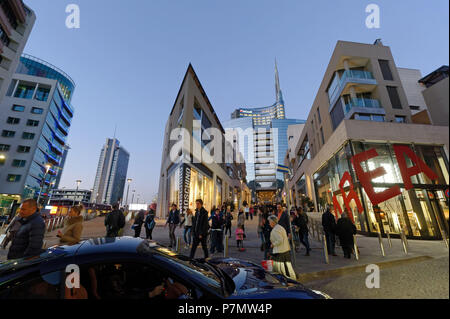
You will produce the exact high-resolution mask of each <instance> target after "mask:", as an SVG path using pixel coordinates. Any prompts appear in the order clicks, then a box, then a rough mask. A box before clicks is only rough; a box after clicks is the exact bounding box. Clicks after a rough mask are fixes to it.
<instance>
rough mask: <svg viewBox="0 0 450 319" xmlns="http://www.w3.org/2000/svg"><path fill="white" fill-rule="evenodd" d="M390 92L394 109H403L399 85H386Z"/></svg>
mask: <svg viewBox="0 0 450 319" xmlns="http://www.w3.org/2000/svg"><path fill="white" fill-rule="evenodd" d="M386 89H387V91H388V94H389V99H390V100H391V105H392V108H393V109H402V103H401V101H400V96H399V95H398V90H397V87H395V86H386Z"/></svg>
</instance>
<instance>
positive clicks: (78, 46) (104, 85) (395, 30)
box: [24, 0, 449, 201]
mask: <svg viewBox="0 0 450 319" xmlns="http://www.w3.org/2000/svg"><path fill="white" fill-rule="evenodd" d="M25 2H26V3H27V5H29V6H30V7H31V8H33V10H34V11H35V12H36V15H37V20H36V24H35V27H34V29H33V32H32V34H31V37H30V39H29V41H28V43H27V46H26V48H25V51H24V52H26V53H29V54H32V55H35V56H37V57H39V58H42V59H44V60H46V61H49V62H51V63H52V64H54V65H56V66H58V67H60V68H61V69H62V70H64V71H65V72H66V73H68V74H69V75H70V76H71V77H72V78H73V79H74V80H75V82H76V84H77V88H76V91H75V94H74V97H73V101H72V102H73V103H72V104H73V105H74V107H75V109H76V114H75V118H74V121H73V124H72V128H71V132H70V135H69V144H70V145H71V147H72V150H71V152H70V153H69V156H68V160H67V163H66V166H65V171H64V173H63V178H62V184H61V186H65V187H74V186H75V180H77V179H81V180H82V181H83V183H82V184H81V187H82V188H85V189H90V188H92V187H93V182H94V178H95V173H96V168H97V163H98V157H99V154H100V149H101V147H102V145H103V144H104V142H105V139H106V138H107V137H112V135H113V133H114V127H115V125H116V124H117V126H118V129H117V136H118V138H119V140H120V141H121V144H122V145H123V146H124V147H125V148H126V149H127V150H128V151H129V152H130V154H131V158H130V166H129V177H131V178H133V179H134V182H133V186H132V188H133V189H136V193H138V194H141V198H145V199H146V200H147V201H149V200H150V199H151V198H152V196H153V195H154V194H155V193H156V192H157V191H158V178H159V170H160V161H161V149H162V136H163V132H164V126H165V123H166V121H167V118H168V115H169V113H170V110H171V108H172V106H173V103H174V100H175V98H176V94H177V92H178V89H179V86H180V84H181V81H182V79H183V76H184V73H185V71H186V68H187V66H188V64H189V62H191V63H192V64H193V66H194V69H195V70H196V72H197V74H198V76H199V78H200V81H201V82H202V85H203V86H204V88H205V91H206V93H207V95H208V97H209V99H210V100H211V103H212V104H213V107H214V108H215V110H216V112H217V114H218V115H219V118H220V119H221V120H222V121H224V120H228V119H229V117H230V114H231V112H232V111H233V110H234V109H235V108H237V107H241V106H248V107H252V106H255V107H260V106H267V105H271V104H272V103H273V102H274V101H275V87H274V59H275V57H276V58H277V60H278V68H279V72H280V81H281V88H282V90H283V95H284V100H285V103H286V113H287V116H288V117H290V118H300V119H303V118H306V117H307V115H308V112H309V109H310V107H311V105H312V103H313V100H314V97H315V95H316V93H317V90H318V88H319V85H320V82H321V80H322V77H323V75H324V72H325V69H326V66H327V64H328V62H329V59H330V57H331V54H332V51H333V49H334V46H335V44H336V41H338V40H347V41H355V42H364V43H373V42H374V40H375V39H377V38H382V40H383V43H384V44H385V45H388V46H390V47H391V50H392V52H393V55H394V58H395V60H396V63H397V66H399V67H408V68H416V69H420V70H421V71H422V74H423V75H426V74H427V73H429V72H431V71H433V70H434V69H436V68H437V67H439V66H441V65H443V64H448V63H449V15H448V12H449V2H448V1H447V0H433V1H425V0H423V1H418V0H404V1H400V0H397V1H392V0H383V1H375V0H372V1H362V0H340V1H331V0H315V1H303V0H302V1H300V0H291V1H287V0H271V1H269V0H227V1H225V0H189V1H188V0H184V1H181V0H180V1H178V0H128V1H117V0H95V1H92V0H69V1H67V0H57V1H56V0H25ZM71 3H74V4H77V5H79V7H80V10H81V28H80V29H67V28H66V26H65V20H66V17H67V14H66V13H65V8H66V6H67V5H68V4H71ZM370 3H375V4H377V5H379V7H380V10H381V13H380V14H381V15H380V17H381V25H380V28H379V29H368V28H366V26H365V20H366V17H367V15H368V14H367V13H366V12H365V8H366V6H367V5H368V4H370Z"/></svg>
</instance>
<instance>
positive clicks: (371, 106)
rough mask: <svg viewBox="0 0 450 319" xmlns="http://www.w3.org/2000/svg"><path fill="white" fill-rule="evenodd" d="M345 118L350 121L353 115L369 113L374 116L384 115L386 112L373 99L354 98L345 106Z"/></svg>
mask: <svg viewBox="0 0 450 319" xmlns="http://www.w3.org/2000/svg"><path fill="white" fill-rule="evenodd" d="M344 113H345V118H346V119H350V118H352V117H353V115H354V114H355V113H369V114H376V115H386V111H385V110H384V108H383V107H382V106H381V105H380V102H379V101H378V100H375V99H364V98H356V99H352V100H351V102H349V103H347V104H345V107H344Z"/></svg>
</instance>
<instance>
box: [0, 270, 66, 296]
mask: <svg viewBox="0 0 450 319" xmlns="http://www.w3.org/2000/svg"><path fill="white" fill-rule="evenodd" d="M61 278H62V275H61V272H60V271H56V272H52V273H47V274H44V275H42V274H40V273H39V271H36V272H32V273H31V274H28V275H26V276H25V277H21V278H20V279H16V280H13V281H10V282H8V283H5V284H4V285H2V288H1V291H0V299H59V298H60V296H61Z"/></svg>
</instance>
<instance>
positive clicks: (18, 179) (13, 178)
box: [6, 174, 22, 183]
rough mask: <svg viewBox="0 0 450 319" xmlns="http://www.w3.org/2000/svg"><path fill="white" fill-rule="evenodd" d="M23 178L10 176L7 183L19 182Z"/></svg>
mask: <svg viewBox="0 0 450 319" xmlns="http://www.w3.org/2000/svg"><path fill="white" fill-rule="evenodd" d="M21 177H22V175H13V174H9V175H8V177H7V178H6V181H8V182H10V183H14V182H19V181H20V178H21Z"/></svg>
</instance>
